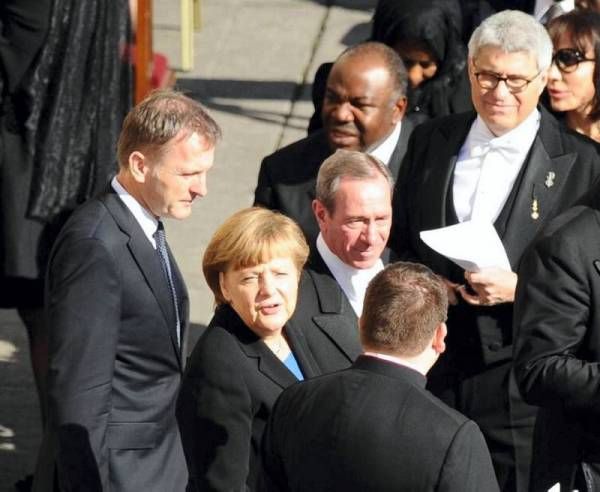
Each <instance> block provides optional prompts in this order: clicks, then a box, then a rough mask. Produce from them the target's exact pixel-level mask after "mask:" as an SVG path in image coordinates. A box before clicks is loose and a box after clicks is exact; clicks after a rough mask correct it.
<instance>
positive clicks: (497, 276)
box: [458, 267, 517, 306]
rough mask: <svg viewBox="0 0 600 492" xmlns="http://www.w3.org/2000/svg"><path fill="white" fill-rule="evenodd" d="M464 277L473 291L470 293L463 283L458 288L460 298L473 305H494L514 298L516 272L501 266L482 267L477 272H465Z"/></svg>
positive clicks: (511, 300)
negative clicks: (503, 268)
mask: <svg viewBox="0 0 600 492" xmlns="http://www.w3.org/2000/svg"><path fill="white" fill-rule="evenodd" d="M465 279H466V280H467V282H468V283H469V285H470V286H471V288H472V289H473V290H474V291H475V294H471V293H469V292H468V291H467V289H466V287H465V286H464V285H463V286H461V287H459V288H458V292H460V295H461V296H462V298H463V299H464V300H465V301H466V302H468V303H469V304H472V305H474V306H494V305H495V304H501V303H504V302H513V301H514V300H515V288H516V287H517V274H516V273H514V272H511V271H508V270H502V269H501V268H496V267H491V268H483V269H482V270H480V271H479V272H465Z"/></svg>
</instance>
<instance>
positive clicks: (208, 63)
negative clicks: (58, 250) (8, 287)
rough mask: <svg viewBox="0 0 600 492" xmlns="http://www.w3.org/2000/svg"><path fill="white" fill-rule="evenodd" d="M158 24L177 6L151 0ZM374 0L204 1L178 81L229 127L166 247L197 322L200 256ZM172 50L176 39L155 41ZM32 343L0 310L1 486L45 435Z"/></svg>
mask: <svg viewBox="0 0 600 492" xmlns="http://www.w3.org/2000/svg"><path fill="white" fill-rule="evenodd" d="M154 1H155V13H156V15H158V16H161V18H160V19H156V16H155V21H157V22H161V21H162V16H166V15H167V14H165V12H167V13H169V12H170V11H171V10H172V5H173V4H174V2H171V1H169V0H154ZM375 3H376V2H375V0H202V19H203V27H202V30H201V31H200V32H199V33H197V34H195V39H194V47H195V67H194V70H193V71H192V72H189V73H186V74H180V75H179V82H178V86H179V87H180V88H181V89H184V90H186V91H189V92H190V93H191V94H192V95H193V96H194V97H197V98H198V99H199V100H201V101H202V102H204V103H205V104H206V105H207V106H208V107H209V108H210V109H211V110H212V114H214V116H215V117H216V119H217V120H218V121H219V123H220V124H221V125H222V127H223V130H224V139H223V142H222V144H221V145H220V147H219V149H218V152H217V158H216V164H215V168H214V171H212V174H211V175H210V177H209V195H208V196H207V197H206V198H204V199H203V200H202V201H200V202H199V203H197V204H196V205H195V211H194V215H193V217H192V218H191V219H188V220H187V221H185V222H169V223H168V224H167V232H168V237H169V243H170V245H171V247H172V248H173V250H174V252H175V255H176V256H177V259H178V262H179V265H180V267H181V268H182V270H183V272H184V275H185V277H186V281H187V285H188V288H189V290H190V295H191V301H192V304H191V306H192V309H191V318H192V322H194V323H195V324H197V325H202V324H204V323H206V322H207V321H208V320H209V319H210V317H211V312H212V296H211V295H210V292H209V291H208V289H207V287H206V285H205V283H204V279H203V277H202V275H201V269H200V264H201V257H202V252H203V250H204V247H205V246H206V244H207V242H208V240H209V238H210V235H211V233H212V232H213V231H214V230H215V228H216V227H217V226H218V224H220V223H221V222H222V221H223V219H224V218H225V217H227V216H228V215H230V214H231V213H232V212H234V211H235V210H238V209H239V208H242V207H245V206H249V205H250V204H251V203H252V197H253V191H254V186H255V184H256V176H257V173H258V168H259V165H260V160H261V158H262V157H263V156H264V155H266V154H268V153H271V152H272V151H274V150H275V149H277V148H278V147H280V146H282V145H284V144H286V143H289V142H292V141H294V140H297V139H298V138H301V137H302V136H303V135H304V134H305V128H306V125H307V122H308V118H309V117H310V115H311V113H312V105H311V104H310V82H311V81H312V77H313V74H314V72H315V70H316V68H317V67H318V66H319V64H320V63H322V62H323V61H328V60H332V59H333V58H335V56H336V55H337V54H338V53H339V52H340V51H341V50H342V49H343V48H344V47H345V46H347V45H349V44H353V43H355V42H357V41H359V40H361V39H364V38H366V37H367V35H368V31H369V29H368V21H369V19H370V15H371V12H372V8H373V7H374V4H375ZM155 42H156V43H157V44H158V45H160V46H163V47H164V48H163V49H165V50H167V51H171V50H175V49H176V47H174V46H173V44H174V43H175V41H174V38H173V39H171V37H168V36H167V35H165V37H164V38H161V39H156V41H155ZM38 421H39V418H38V408H37V402H36V399H35V396H34V390H33V381H32V377H31V371H30V369H29V357H28V353H27V340H26V336H25V331H24V328H23V327H22V325H21V323H20V322H19V319H18V317H17V315H16V313H15V312H14V311H12V310H0V492H8V491H13V488H12V487H13V486H12V484H13V483H14V482H15V481H16V480H17V479H18V478H21V477H22V476H24V475H25V474H26V473H28V472H31V470H32V469H33V464H34V461H35V453H36V450H37V446H38V443H39V438H40V428H39V423H38Z"/></svg>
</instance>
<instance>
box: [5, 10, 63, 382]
mask: <svg viewBox="0 0 600 492" xmlns="http://www.w3.org/2000/svg"><path fill="white" fill-rule="evenodd" d="M50 10H51V1H50V0H44V1H40V0H27V1H23V0H6V1H4V2H2V3H1V4H0V107H1V108H0V307H2V308H14V307H17V308H18V310H19V314H20V315H21V318H22V319H24V320H25V325H26V327H27V330H28V334H29V342H30V349H31V360H32V365H33V373H34V376H35V381H36V385H37V387H38V390H39V388H40V386H41V385H42V381H41V371H40V370H39V368H40V365H41V364H42V361H43V359H44V357H43V354H40V353H39V351H38V350H37V349H38V348H39V344H37V343H36V342H37V340H36V338H35V336H36V334H37V333H34V331H33V323H30V322H28V319H29V316H28V315H29V314H30V313H31V312H32V311H33V312H35V311H36V310H39V312H38V315H39V314H41V306H42V284H43V282H42V281H41V277H42V275H43V271H42V270H41V269H40V268H39V262H38V261H37V260H38V252H37V248H36V244H32V243H37V242H38V241H39V239H40V238H41V236H42V232H43V231H44V224H41V223H39V222H38V221H35V220H31V219H29V218H28V217H27V204H28V200H29V187H30V182H31V175H32V172H33V165H32V161H31V156H29V155H28V154H27V152H26V142H25V121H26V120H27V117H28V116H29V114H30V113H31V105H32V101H31V100H30V99H29V97H28V93H27V87H28V86H27V81H28V75H29V72H30V70H31V69H32V66H35V62H36V60H37V54H38V52H39V50H40V49H41V48H42V46H43V43H44V41H45V39H46V34H47V31H48V25H49V23H50Z"/></svg>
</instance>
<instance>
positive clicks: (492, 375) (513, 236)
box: [390, 109, 600, 490]
mask: <svg viewBox="0 0 600 492" xmlns="http://www.w3.org/2000/svg"><path fill="white" fill-rule="evenodd" d="M474 119H475V114H474V113H465V114H461V115H453V116H449V117H446V118H442V119H439V120H437V121H431V122H427V123H425V124H423V125H421V126H420V127H418V128H417V129H416V130H415V132H414V133H413V136H412V138H411V141H410V143H409V149H408V151H407V154H406V158H405V162H404V163H403V166H402V176H400V178H399V179H398V182H397V184H396V190H395V192H394V205H393V213H394V216H393V224H392V235H391V239H390V247H391V249H392V250H393V251H395V252H396V253H397V254H398V256H399V257H400V258H401V259H410V260H414V261H419V262H422V263H424V264H426V265H427V266H429V267H430V268H431V269H432V270H433V271H434V272H436V273H438V274H440V275H443V276H444V277H446V278H448V279H450V280H451V281H453V282H457V283H459V284H463V283H464V272H463V270H462V269H460V268H459V267H457V266H456V265H454V264H453V263H452V262H451V261H450V260H448V259H446V258H445V257H443V256H441V255H439V254H438V253H436V252H435V251H433V250H432V249H430V248H429V247H428V246H426V245H425V243H423V242H422V241H421V240H420V238H419V232H420V231H423V230H428V229H436V228H439V227H444V226H448V225H452V224H454V223H456V222H457V221H458V220H457V218H456V213H455V211H454V204H453V198H452V184H453V175H454V168H455V164H456V160H457V157H458V153H459V150H460V148H461V146H462V145H463V143H464V141H465V138H466V136H467V134H468V132H469V130H470V128H471V124H472V122H473V120H474ZM550 172H553V173H554V180H553V183H552V185H551V186H547V185H546V180H547V177H548V174H549V173H550ZM598 176H600V157H599V156H598V153H597V145H596V144H594V143H593V142H592V141H591V140H589V139H587V138H585V137H582V136H581V135H578V134H576V133H574V132H572V131H570V130H567V129H565V128H564V127H562V126H561V125H559V123H558V122H557V121H556V119H555V118H554V117H553V116H552V115H550V114H549V113H548V112H547V111H546V110H544V109H542V110H541V121H540V128H539V131H538V135H537V136H536V138H535V140H534V142H533V145H532V147H531V149H530V151H529V154H528V157H527V159H526V162H525V164H524V165H523V168H522V171H521V173H520V176H519V177H518V178H517V180H516V181H515V185H514V186H513V189H512V191H511V193H510V195H509V197H508V200H507V201H506V204H505V206H504V208H503V210H502V211H501V213H500V216H499V217H498V219H497V220H496V222H495V224H494V226H495V228H496V230H497V232H498V235H499V236H500V239H501V240H502V243H503V245H504V247H505V249H506V253H507V255H508V259H509V261H510V264H511V268H512V270H513V271H517V269H518V267H519V264H520V262H521V258H522V256H523V253H524V251H525V250H526V248H527V247H528V246H529V244H530V243H531V242H532V241H533V239H534V237H535V236H536V234H538V232H539V231H540V230H541V228H542V226H543V225H544V224H546V223H547V222H548V221H549V220H550V219H552V218H553V217H555V216H556V215H558V214H559V213H561V212H562V211H564V210H566V209H567V208H568V207H569V206H571V205H572V204H573V203H574V202H575V201H576V200H577V198H578V197H580V196H581V195H583V194H584V193H585V192H586V191H587V190H588V189H589V188H590V187H591V185H592V183H593V182H594V181H595V180H596V178H597V177H598ZM534 197H535V199H536V200H537V202H538V213H539V217H538V218H533V217H532V204H533V199H534ZM512 316H513V305H512V303H504V304H499V305H495V306H491V307H490V306H481V307H477V306H471V305H469V304H467V303H466V302H462V301H459V303H458V305H457V306H451V307H450V310H449V315H448V337H447V339H446V344H447V350H446V353H445V354H443V355H442V357H441V358H440V360H439V361H438V363H437V364H436V366H434V368H433V369H432V371H431V372H430V378H429V384H430V388H431V389H432V391H434V393H436V394H439V395H442V396H444V398H446V399H447V401H448V402H449V403H452V404H453V405H455V406H456V408H457V409H458V410H459V411H461V412H463V413H465V414H466V415H467V416H469V417H471V418H473V419H474V420H475V421H476V422H477V423H478V424H479V425H480V427H481V429H482V431H483V433H484V435H485V436H486V439H487V440H488V446H489V447H490V451H491V453H492V458H493V459H494V464H495V466H496V467H497V470H498V473H499V481H500V482H501V486H504V483H505V482H504V480H507V481H508V482H507V483H510V481H511V480H512V479H511V478H510V477H511V476H512V477H517V480H518V481H519V482H520V483H522V485H519V484H517V485H507V487H508V488H507V490H511V489H512V488H515V487H516V490H526V481H527V477H528V465H529V455H530V442H531V434H532V433H533V420H534V418H535V409H533V408H532V407H529V406H527V405H525V403H524V402H523V401H522V399H521V398H520V396H519V393H518V390H517V388H516V385H515V383H514V380H513V379H512V378H511V377H510V376H509V371H510V367H511V358H512V340H513V324H512ZM492 402H493V403H492ZM515 463H516V466H518V467H519V469H520V472H518V473H516V474H515V472H514V466H515Z"/></svg>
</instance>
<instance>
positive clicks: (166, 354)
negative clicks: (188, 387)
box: [33, 192, 189, 492]
mask: <svg viewBox="0 0 600 492" xmlns="http://www.w3.org/2000/svg"><path fill="white" fill-rule="evenodd" d="M171 269H172V272H173V276H174V280H175V284H176V285H177V286H178V287H179V289H178V291H179V292H178V294H179V295H178V297H179V300H180V311H179V312H180V319H181V322H182V333H181V340H182V344H181V347H179V345H178V342H177V334H176V315H175V308H174V305H173V301H172V297H171V292H170V290H169V287H168V283H167V280H166V277H165V274H164V272H163V269H162V266H161V263H160V259H159V256H158V254H157V252H156V250H155V249H154V248H153V247H152V244H151V243H150V241H149V240H148V238H147V237H146V235H145V234H144V232H143V230H142V228H141V227H140V225H139V223H138V222H137V220H136V219H135V217H134V216H133V214H132V213H131V212H130V211H129V209H128V208H127V207H126V205H125V204H124V203H123V202H122V200H121V199H120V198H119V196H118V195H117V194H116V193H114V192H111V193H107V194H105V195H103V196H101V197H100V198H98V199H94V200H91V201H89V202H88V203H86V204H85V205H83V206H82V207H81V208H79V209H78V210H77V211H76V212H75V213H74V214H73V215H72V216H71V218H70V219H69V221H68V222H67V223H66V225H65V227H64V228H63V229H62V231H61V233H60V235H59V237H58V239H57V241H56V245H55V247H54V248H53V251H52V254H51V258H50V264H49V270H48V275H47V282H46V313H47V318H48V326H49V327H50V328H51V329H49V374H48V392H49V398H48V402H49V406H48V408H49V410H48V424H47V428H46V431H45V435H44V442H43V444H42V449H41V452H40V457H39V461H38V467H37V470H36V475H35V483H34V489H33V490H34V491H36V492H44V491H51V490H52V483H53V476H54V471H55V469H56V473H57V476H58V480H59V483H60V486H61V489H60V490H61V491H71V490H89V491H96V490H104V491H109V490H144V491H156V492H163V491H165V490H172V491H174V492H179V491H183V490H185V484H186V482H187V467H186V463H185V457H184V454H183V448H182V446H181V438H180V435H179V429H178V426H177V421H176V418H175V401H176V397H177V393H178V391H179V385H180V382H181V376H182V373H183V364H184V362H185V359H184V358H182V355H181V354H182V353H186V343H185V340H186V334H187V320H188V311H189V306H188V305H189V302H188V296H187V291H186V289H185V285H184V283H183V278H182V276H181V273H180V272H179V270H178V268H177V264H176V263H175V260H174V258H173V257H171Z"/></svg>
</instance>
